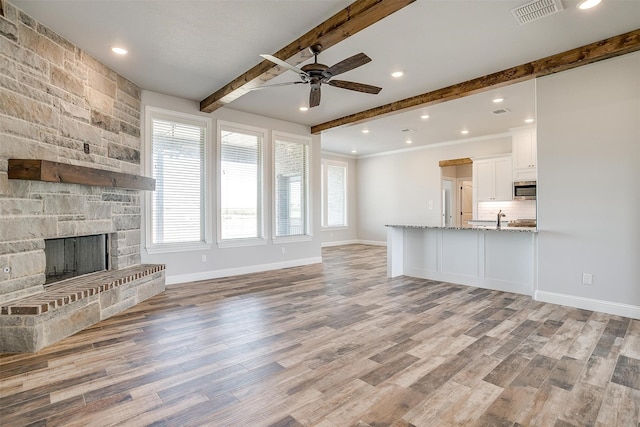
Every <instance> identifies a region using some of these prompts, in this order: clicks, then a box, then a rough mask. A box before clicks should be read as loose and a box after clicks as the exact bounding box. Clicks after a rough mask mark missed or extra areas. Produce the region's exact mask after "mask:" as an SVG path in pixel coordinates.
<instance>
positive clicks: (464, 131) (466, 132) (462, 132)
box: [460, 129, 469, 135]
mask: <svg viewBox="0 0 640 427" xmlns="http://www.w3.org/2000/svg"><path fill="white" fill-rule="evenodd" d="M460 133H461V134H463V135H466V134H468V133H469V131H468V130H466V129H464V130H461V131H460Z"/></svg>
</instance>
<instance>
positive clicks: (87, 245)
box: [44, 234, 108, 286]
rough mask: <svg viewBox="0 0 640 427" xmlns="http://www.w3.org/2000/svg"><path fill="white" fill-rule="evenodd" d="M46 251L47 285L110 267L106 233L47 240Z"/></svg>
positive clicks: (45, 243)
mask: <svg viewBox="0 0 640 427" xmlns="http://www.w3.org/2000/svg"><path fill="white" fill-rule="evenodd" d="M44 253H45V258H46V270H45V274H46V281H45V286H46V285H49V284H52V283H54V282H59V281H61V280H65V279H68V278H70V277H75V276H80V275H82V274H88V273H93V272H96V271H103V270H107V268H108V262H107V258H108V251H107V236H106V234H99V235H95V236H80V237H67V238H63V239H49V240H45V241H44Z"/></svg>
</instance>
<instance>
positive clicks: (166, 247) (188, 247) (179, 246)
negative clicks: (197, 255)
mask: <svg viewBox="0 0 640 427" xmlns="http://www.w3.org/2000/svg"><path fill="white" fill-rule="evenodd" d="M145 249H146V250H147V253H148V254H150V255H152V254H166V253H171V252H189V251H203V250H208V249H211V243H204V242H198V243H165V244H162V245H153V246H147V247H146V248H145Z"/></svg>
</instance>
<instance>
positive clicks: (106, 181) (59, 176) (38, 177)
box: [8, 159, 156, 191]
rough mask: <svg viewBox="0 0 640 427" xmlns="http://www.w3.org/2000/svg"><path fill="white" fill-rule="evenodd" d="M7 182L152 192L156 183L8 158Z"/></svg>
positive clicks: (104, 171) (66, 165) (152, 180)
mask: <svg viewBox="0 0 640 427" xmlns="http://www.w3.org/2000/svg"><path fill="white" fill-rule="evenodd" d="M8 175H9V179H27V180H31V181H45V182H64V183H67V184H83V185H93V186H100V187H115V188H126V189H130V190H146V191H153V190H155V189H156V180H155V179H153V178H147V177H144V176H138V175H130V174H126V173H120V172H112V171H109V170H104V169H96V168H89V167H84V166H76V165H70V164H67V163H58V162H52V161H49V160H38V159H9V174H8Z"/></svg>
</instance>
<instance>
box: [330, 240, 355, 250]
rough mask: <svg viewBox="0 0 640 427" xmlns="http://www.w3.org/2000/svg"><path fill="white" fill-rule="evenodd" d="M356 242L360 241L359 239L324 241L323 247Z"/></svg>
mask: <svg viewBox="0 0 640 427" xmlns="http://www.w3.org/2000/svg"><path fill="white" fill-rule="evenodd" d="M356 243H358V241H357V240H340V241H336V242H322V247H323V248H329V247H331V246H344V245H355V244H356Z"/></svg>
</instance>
